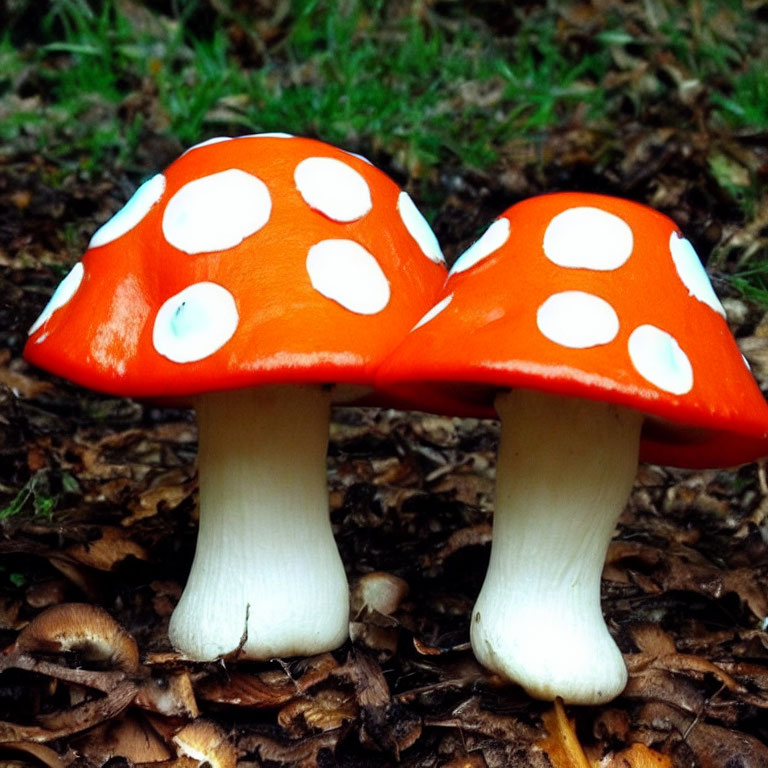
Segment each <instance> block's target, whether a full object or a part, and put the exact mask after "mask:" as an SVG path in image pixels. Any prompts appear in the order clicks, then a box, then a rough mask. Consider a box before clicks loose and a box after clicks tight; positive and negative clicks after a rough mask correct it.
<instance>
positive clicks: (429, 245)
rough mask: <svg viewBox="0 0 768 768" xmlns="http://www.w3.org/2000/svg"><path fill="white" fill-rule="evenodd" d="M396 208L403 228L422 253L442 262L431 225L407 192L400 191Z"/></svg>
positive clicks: (437, 261)
mask: <svg viewBox="0 0 768 768" xmlns="http://www.w3.org/2000/svg"><path fill="white" fill-rule="evenodd" d="M397 210H398V211H399V213H400V218H401V219H402V220H403V224H405V228H406V229H407V230H408V232H409V234H410V235H411V237H412V238H413V239H414V240H415V241H416V243H417V244H418V246H419V248H421V251H422V253H423V254H424V255H425V256H426V257H427V258H428V259H432V261H434V262H435V263H436V264H444V263H445V258H444V257H443V252H442V250H440V243H438V242H437V238H436V237H435V233H434V232H433V231H432V227H430V226H429V224H428V223H427V220H426V219H425V218H424V216H423V215H422V213H421V211H420V210H419V209H418V208H417V207H416V204H415V203H414V202H413V200H412V199H411V196H410V195H409V194H408V193H407V192H401V193H400V196H399V197H398V198H397Z"/></svg>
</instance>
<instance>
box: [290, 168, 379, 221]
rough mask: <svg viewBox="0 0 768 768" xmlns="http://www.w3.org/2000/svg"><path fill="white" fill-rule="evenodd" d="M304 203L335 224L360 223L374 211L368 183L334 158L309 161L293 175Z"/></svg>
mask: <svg viewBox="0 0 768 768" xmlns="http://www.w3.org/2000/svg"><path fill="white" fill-rule="evenodd" d="M293 179H294V181H295V182H296V188H297V189H298V190H299V194H300V195H301V196H302V197H303V198H304V202H306V204H307V205H308V206H309V207H310V208H314V209H315V210H316V211H319V212H320V213H322V214H324V215H325V216H327V217H328V218H329V219H333V221H341V222H349V221H357V219H361V218H362V217H363V216H365V214H366V213H368V211H370V210H371V208H373V202H372V201H371V190H370V188H369V187H368V182H367V181H366V180H365V179H364V178H363V177H362V176H361V175H360V174H359V173H358V172H357V171H356V170H355V169H354V168H351V167H350V166H348V165H347V164H346V163H343V162H342V161H341V160H336V159H335V158H333V157H308V158H307V159H306V160H302V161H301V162H300V163H299V164H298V165H297V166H296V170H295V171H294V172H293Z"/></svg>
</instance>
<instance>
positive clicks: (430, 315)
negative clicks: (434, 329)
mask: <svg viewBox="0 0 768 768" xmlns="http://www.w3.org/2000/svg"><path fill="white" fill-rule="evenodd" d="M452 301H453V294H452V293H449V294H448V295H447V296H446V297H445V298H444V299H441V300H440V301H438V302H437V304H435V306H434V307H432V309H430V310H429V312H427V314H426V315H424V317H422V318H421V320H419V322H418V323H416V325H414V326H413V328H411V331H415V330H416V329H417V328H421V326H422V325H425V324H426V323H428V322H429V321H430V320H434V319H435V318H436V317H437V316H438V315H439V314H440V313H441V312H442V311H443V310H444V309H445V308H446V307H447V306H448V305H449V304H450V303H451V302H452Z"/></svg>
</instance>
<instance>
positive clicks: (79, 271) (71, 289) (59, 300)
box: [29, 261, 85, 336]
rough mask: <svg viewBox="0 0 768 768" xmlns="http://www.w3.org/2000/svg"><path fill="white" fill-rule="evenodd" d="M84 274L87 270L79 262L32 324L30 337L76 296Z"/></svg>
mask: <svg viewBox="0 0 768 768" xmlns="http://www.w3.org/2000/svg"><path fill="white" fill-rule="evenodd" d="M84 272H85V270H84V269H83V265H82V262H79V261H78V262H77V264H75V266H74V267H72V269H71V270H70V271H69V274H67V276H66V277H65V278H64V279H63V280H62V281H61V282H60V283H59V285H58V286H57V287H56V290H55V291H54V292H53V296H51V298H50V299H49V301H48V303H47V304H46V305H45V309H44V310H43V311H42V312H41V313H40V317H38V318H37V320H35V322H34V323H33V324H32V327H31V328H30V329H29V335H30V336H31V335H32V334H33V333H34V332H35V331H36V330H37V329H38V328H40V326H42V325H43V323H45V322H46V320H48V319H49V318H50V316H51V315H52V314H53V313H54V312H55V311H56V310H57V309H61V307H63V306H64V305H65V304H66V303H67V302H68V301H69V300H70V299H71V298H72V297H73V296H74V295H75V293H76V291H77V289H78V288H79V287H80V283H81V282H82V280H83V274H84Z"/></svg>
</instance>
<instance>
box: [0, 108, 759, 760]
mask: <svg viewBox="0 0 768 768" xmlns="http://www.w3.org/2000/svg"><path fill="white" fill-rule="evenodd" d="M550 141H551V144H547V145H546V146H544V147H542V148H539V151H538V152H537V153H536V156H532V155H531V154H530V152H529V151H528V150H526V149H524V148H523V147H520V148H518V149H517V150H516V149H515V148H513V147H511V148H510V149H509V151H508V153H507V155H506V156H505V157H503V158H502V159H501V160H500V161H499V163H497V165H496V166H494V167H493V168H492V169H489V170H488V171H484V172H479V171H473V172H468V171H466V170H464V171H462V170H460V169H450V168H445V169H443V170H442V171H441V172H440V173H435V174H434V175H432V176H431V177H429V178H428V179H427V180H426V182H425V181H424V179H420V180H418V181H415V180H412V179H405V184H406V188H409V189H411V190H412V191H413V192H414V196H417V193H418V190H419V189H422V190H423V188H424V187H423V185H424V184H425V183H426V184H428V185H430V189H431V191H432V192H433V193H434V194H435V195H440V196H441V198H442V199H443V200H444V203H443V204H442V206H441V208H440V210H439V211H438V214H437V218H436V224H435V226H436V230H437V232H438V234H439V235H440V237H441V240H442V241H443V243H445V245H446V252H447V254H448V256H449V257H450V258H453V257H455V256H456V255H457V254H458V253H459V252H460V251H461V250H462V248H463V247H465V246H466V245H467V244H468V243H469V242H470V241H471V240H472V239H473V237H474V236H475V233H476V232H477V231H478V230H479V229H481V228H482V226H483V225H484V224H485V223H487V222H488V221H490V220H491V219H492V218H493V217H494V216H496V215H497V214H498V213H499V212H500V211H501V210H503V209H504V208H505V207H506V206H508V205H510V204H511V203H513V202H515V201H516V200H518V199H521V198H523V197H526V196H529V195H532V194H536V193H538V192H541V191H544V190H555V189H563V188H579V189H590V190H596V189H599V190H601V191H604V192H609V193H611V192H613V193H617V194H623V195H624V196H631V197H634V198H636V199H642V200H644V201H646V202H648V203H650V204H653V205H655V206H656V207H659V208H661V209H663V210H665V211H666V212H668V213H670V214H671V215H673V216H674V217H675V218H676V219H677V220H678V222H679V223H680V224H681V226H682V228H683V229H684V230H685V231H686V232H687V233H689V236H690V237H691V239H692V240H693V241H694V243H695V244H696V246H697V248H698V250H699V252H700V253H701V254H702V255H704V256H706V255H707V254H708V253H709V252H710V251H711V249H712V248H713V247H714V245H715V244H718V243H723V242H727V243H731V244H732V246H733V249H734V253H738V246H739V243H740V242H741V243H743V242H744V239H745V238H749V237H750V236H754V233H751V234H750V232H749V231H747V230H746V229H745V227H744V223H743V221H742V220H741V218H740V216H739V214H738V212H736V211H734V210H733V209H732V208H730V207H728V206H725V205H723V200H722V196H721V192H720V191H719V190H718V189H717V188H716V187H715V186H713V185H712V183H711V181H710V180H709V179H708V177H707V176H706V174H705V173H704V170H703V169H704V168H705V165H706V157H707V156H708V154H709V153H710V152H711V150H712V146H713V145H717V146H719V147H721V148H722V149H723V151H725V152H729V153H731V154H733V153H734V152H736V151H737V150H738V152H745V151H750V152H753V153H756V154H755V156H758V155H759V151H758V148H756V147H754V146H753V145H752V144H751V143H750V141H751V140H750V139H744V140H743V141H740V140H737V139H734V138H733V137H724V136H720V135H711V134H706V133H702V132H700V131H699V130H698V129H697V128H696V126H695V125H689V126H683V125H680V126H679V127H676V128H668V127H665V128H653V127H651V128H649V127H648V126H647V125H645V126H640V125H637V124H632V122H631V121H629V122H628V123H627V125H625V126H623V131H622V134H621V136H620V137H619V136H617V137H615V138H613V139H612V140H611V141H609V142H606V139H605V137H604V136H596V135H593V134H591V133H590V132H588V131H585V130H582V129H573V130H567V131H564V132H563V133H562V134H561V135H556V136H552V137H551V139H550ZM619 143H621V145H622V148H623V151H622V153H621V155H619V154H618V153H617V152H615V151H612V150H616V147H617V146H618V144H619ZM607 145H609V146H608V149H606V146H607ZM147 146H148V147H151V149H148V150H147V153H148V154H147V157H145V158H143V159H142V163H143V164H144V165H145V166H146V167H147V168H152V167H154V168H160V167H162V166H163V165H165V164H166V163H167V162H168V161H170V160H171V159H172V158H173V157H174V156H175V154H177V153H178V151H179V150H180V149H181V148H180V147H177V146H174V145H173V142H172V141H171V142H169V141H166V140H160V139H158V140H157V141H156V142H155V143H153V144H148V145H147ZM598 147H600V149H599V150H598ZM611 148H612V149H611ZM350 149H355V148H354V147H351V148H350ZM598 153H599V154H600V156H601V157H603V158H606V157H607V158H608V159H607V160H606V161H605V162H604V163H603V164H602V165H596V164H595V163H594V162H593V161H594V158H595V157H596V156H597V154H598ZM758 161H759V162H758V163H757V167H762V168H763V173H765V168H766V167H768V166H766V165H765V163H766V162H767V161H766V160H765V157H764V155H759V157H758ZM760 162H762V163H763V165H762V166H760ZM59 170H60V169H59V168H58V167H57V166H56V164H55V163H54V162H53V161H51V160H50V158H47V157H46V156H44V155H42V154H39V153H36V152H32V151H28V150H26V149H22V150H16V149H14V148H8V147H6V148H3V149H2V150H0V206H2V211H3V213H2V217H0V267H1V270H2V271H1V272H0V508H5V510H6V513H5V514H4V515H3V517H2V519H1V520H0V553H1V559H0V647H3V648H5V649H6V652H5V653H4V655H3V656H0V765H3V766H21V765H41V764H42V765H48V766H68V765H82V766H102V765H111V766H128V765H147V766H148V765H157V766H161V765H162V766H176V765H178V766H186V765H195V764H197V763H198V762H199V760H197V759H194V758H190V757H183V756H179V754H180V753H179V751H178V749H179V748H178V744H177V741H174V739H175V738H176V739H178V738H179V734H180V733H182V731H183V729H184V727H185V726H187V725H189V724H191V723H198V722H200V721H206V722H209V723H211V724H213V726H214V728H215V733H216V734H218V736H217V738H219V739H220V741H221V745H220V747H221V748H220V754H219V755H218V756H212V755H213V753H210V754H209V753H206V757H205V759H208V760H209V761H210V762H211V764H212V765H229V764H232V762H231V761H232V759H233V755H235V754H236V756H237V760H238V764H239V765H243V766H249V765H253V766H257V765H259V766H270V767H273V766H275V767H276V766H292V767H301V768H312V767H314V766H318V767H320V768H330V766H349V767H350V768H351V767H352V766H354V767H355V768H369V767H370V768H383V767H384V766H394V765H400V766H414V767H416V766H418V767H419V768H429V767H431V766H446V767H448V766H450V768H481V767H483V766H488V768H494V767H496V766H506V767H514V766H547V765H552V766H555V768H564V767H565V766H571V765H599V766H611V767H613V768H619V767H624V766H627V767H628V768H645V767H646V766H700V767H701V768H716V767H718V768H720V767H725V766H728V767H729V768H751V767H753V766H768V714H767V711H768V632H766V628H765V618H766V616H768V522H767V521H766V517H767V516H768V481H767V480H766V468H765V465H764V464H752V465H749V466H746V467H744V468H741V469H739V470H735V471H707V472H691V471H681V470H670V469H664V468H659V467H653V466H643V467H641V468H640V471H639V473H638V476H637V480H636V483H635V488H634V492H633V494H632V497H631V500H630V503H629V505H628V506H627V508H626V510H625V511H624V513H623V515H622V517H621V520H620V523H619V526H618V530H617V535H616V538H615V540H614V542H613V544H612V545H611V548H610V551H609V554H608V561H607V564H606V569H605V572H604V582H603V609H604V613H605V616H606V619H607V622H608V625H609V627H610V629H611V632H612V633H613V635H614V637H615V638H616V640H617V642H618V644H619V646H620V648H621V649H622V651H623V653H624V654H625V659H626V662H627V666H628V668H629V671H630V681H629V685H628V687H627V689H626V691H625V692H624V693H623V694H622V695H621V696H620V697H619V698H618V699H616V700H615V701H614V702H612V703H610V704H608V705H604V706H600V707H572V708H568V709H567V713H568V716H569V717H570V718H571V719H572V722H573V726H574V728H575V733H576V734H577V737H578V740H579V742H580V744H581V746H582V747H583V749H584V751H585V753H586V760H587V761H588V762H586V763H577V762H574V760H575V759H576V758H574V757H573V756H572V755H573V754H574V753H573V752H569V751H568V747H567V744H566V742H567V737H568V733H569V730H568V728H567V727H566V726H564V725H563V724H562V722H560V725H558V721H557V719H556V713H555V712H554V711H553V709H552V705H551V704H550V703H546V702H539V701H535V700H532V699H531V698H529V697H528V696H526V695H525V694H524V693H523V692H522V691H521V690H520V689H519V688H516V687H514V686H507V685H504V684H502V683H501V681H499V680H498V679H496V678H494V677H493V676H491V675H489V674H488V673H486V672H484V671H483V669H482V668H481V667H480V666H479V665H478V664H477V663H476V662H475V661H474V660H473V657H472V653H471V650H470V649H469V645H468V624H469V615H470V611H471V607H472V604H473V602H474V599H475V597H476V595H477V592H478V590H479V587H480V584H481V583H482V579H483V575H484V571H485V567H486V565H487V561H488V552H489V543H490V537H491V513H492V509H493V481H494V462H495V451H496V446H497V441H498V425H497V424H496V423H495V422H490V421H481V420H476V419H458V418H448V417H444V416H435V415H428V414H421V413H403V412H398V411H389V410H375V409H338V410H337V411H336V412H335V414H334V421H333V427H332V432H331V441H330V448H329V458H328V470H329V487H330V500H331V517H332V521H333V524H334V530H335V534H336V538H337V542H338V545H339V548H340V551H341V555H342V558H343V560H344V563H345V565H346V568H347V570H348V575H349V578H350V581H351V583H352V584H353V594H355V592H354V587H355V585H359V583H360V580H361V579H363V578H364V577H365V576H366V575H367V574H370V573H371V572H374V571H376V572H378V571H381V572H384V573H387V574H390V575H391V576H393V577H397V578H398V579H400V580H402V581H403V582H404V583H405V585H406V586H407V595H405V596H404V597H402V599H401V601H400V602H399V605H398V607H397V608H396V609H395V610H394V611H392V612H391V613H390V614H389V615H384V614H381V613H378V612H376V611H372V610H369V609H366V608H365V607H364V606H356V608H355V610H354V611H353V619H354V621H353V624H352V633H353V637H354V641H352V642H348V643H347V644H345V645H344V646H343V647H342V648H340V649H339V650H338V651H335V652H333V653H329V654H323V655H322V656H318V657H314V658H308V659H305V658H301V659H289V660H282V661H280V662H274V663H263V664H261V663H252V662H243V661H227V662H221V663H208V664H205V663H192V662H187V661H184V660H183V659H180V658H179V657H178V655H176V654H175V653H173V651H172V649H171V647H170V645H169V642H168V639H167V634H166V631H167V622H168V618H169V615H170V613H171V611H172V608H173V606H174V604H175V602H176V600H177V599H178V596H179V594H180V591H181V587H182V585H183V583H184V581H185V578H186V574H187V572H188V569H189V565H190V563H191V559H192V554H193V548H194V541H195V530H196V478H195V454H196V428H195V423H194V419H193V416H192V414H191V413H190V412H187V411H182V410H168V409H160V408H157V407H154V406H152V405H147V404H142V403H138V402H134V401H130V400H126V399H120V398H111V397H106V396H102V395H98V394H94V393H91V392H87V391H84V390H82V389H80V388H78V387H75V386H74V385H71V384H68V383H67V382H65V381H62V380H60V379H55V378H53V377H50V376H48V375H46V374H45V373H43V372H41V371H38V370H34V369H32V368H31V367H30V366H29V365H27V364H26V363H25V362H24V361H23V359H22V358H21V350H22V347H23V344H24V341H25V338H26V332H27V329H28V327H29V326H30V325H31V323H32V322H33V320H34V319H35V317H36V316H37V314H38V313H39V311H40V310H41V309H42V307H43V306H44V304H45V302H46V300H47V298H48V296H50V294H51V292H52V290H53V288H54V286H55V285H56V284H57V282H58V281H59V280H60V278H61V276H62V275H63V274H64V272H65V270H66V268H67V266H68V265H69V264H71V263H73V262H74V261H75V260H76V259H77V258H79V256H80V254H81V252H82V250H83V248H84V245H85V243H87V240H88V237H89V235H90V233H91V232H92V231H93V229H94V228H95V227H96V226H97V225H98V223H100V222H102V221H104V220H105V219H106V218H108V216H109V215H110V214H111V213H112V212H114V211H115V210H117V209H118V208H119V207H120V206H121V205H122V203H123V202H124V201H125V199H127V197H128V196H129V194H130V192H131V190H132V188H133V186H134V183H135V179H133V178H129V177H127V176H126V175H125V174H124V173H123V172H122V171H113V170H111V169H109V168H105V169H103V171H102V172H101V173H99V174H93V173H89V174H87V175H86V174H78V173H76V172H71V173H68V174H65V175H64V176H63V178H62V176H61V174H60V173H59ZM390 170H394V171H395V172H396V173H397V169H390ZM54 179H55V182H54ZM409 185H410V186H409ZM714 285H715V287H716V289H717V290H718V292H719V293H720V295H721V296H723V297H725V303H726V306H727V309H728V313H729V322H730V324H731V326H732V328H733V330H734V333H735V335H736V336H737V338H738V340H739V343H740V346H741V348H742V350H743V352H744V353H745V355H746V356H747V358H748V359H749V361H750V363H751V364H752V368H753V371H754V373H755V375H756V377H757V378H758V380H759V381H760V383H761V384H762V386H763V388H764V389H765V388H766V387H768V315H765V313H764V310H763V309H761V308H760V307H758V306H757V305H755V304H752V303H750V302H749V301H747V300H746V299H742V298H739V297H738V296H736V295H735V294H734V293H733V291H732V290H731V289H730V288H729V286H728V284H727V283H726V282H725V281H724V280H723V279H721V278H719V277H718V275H717V274H716V275H714ZM10 512H13V514H10ZM398 583H399V582H398ZM70 603H85V604H87V605H89V606H98V607H103V608H104V609H106V610H107V611H108V613H109V614H110V615H111V616H112V617H114V618H115V619H116V620H117V622H119V625H120V627H122V630H119V631H118V630H117V629H116V628H111V629H110V631H111V632H113V633H114V634H111V635H109V639H108V641H107V645H108V647H109V648H110V652H109V653H107V654H106V656H104V657H102V658H100V659H96V660H94V659H92V658H88V654H86V655H85V656H84V655H82V654H78V653H77V652H69V653H57V652H55V649H54V648H52V647H51V646H50V645H46V644H45V643H39V642H28V643H27V642H25V643H21V644H18V643H16V644H14V643H15V641H16V640H17V638H18V637H19V636H20V632H21V631H22V630H23V629H24V628H25V627H26V626H28V625H29V622H30V621H31V620H33V619H34V618H35V617H37V616H39V615H40V614H41V613H42V612H44V611H46V610H49V609H51V608H52V607H55V606H61V605H65V604H70ZM134 642H135V646H136V647H137V648H138V657H135V656H134V654H135V650H134V651H132V650H131V648H133V647H134V646H133V643H134ZM126 648H127V650H125V649H126ZM201 759H202V758H201ZM228 761H229V762H228Z"/></svg>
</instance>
